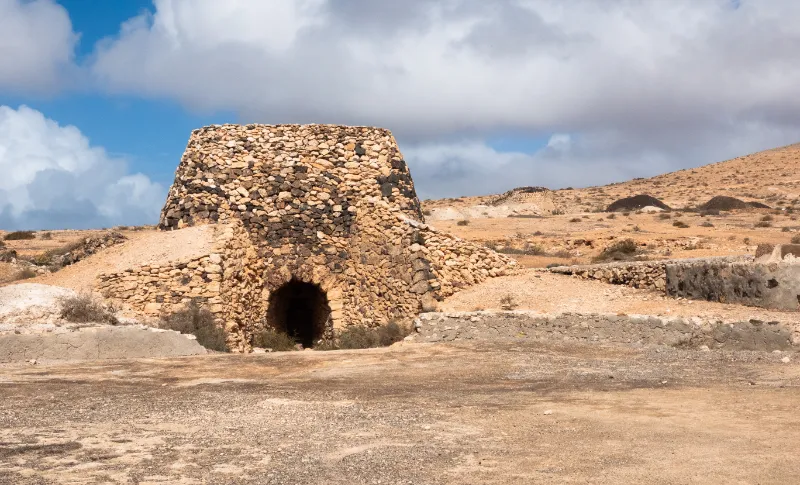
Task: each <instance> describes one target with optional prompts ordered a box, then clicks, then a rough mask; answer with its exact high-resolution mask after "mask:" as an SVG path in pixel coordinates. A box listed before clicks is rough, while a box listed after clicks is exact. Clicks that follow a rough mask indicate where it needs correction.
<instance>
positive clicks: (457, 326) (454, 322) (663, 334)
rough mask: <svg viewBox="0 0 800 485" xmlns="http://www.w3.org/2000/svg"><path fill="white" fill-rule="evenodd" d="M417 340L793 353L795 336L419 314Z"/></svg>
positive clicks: (758, 326) (643, 318)
mask: <svg viewBox="0 0 800 485" xmlns="http://www.w3.org/2000/svg"><path fill="white" fill-rule="evenodd" d="M415 329H416V333H415V334H413V335H412V336H411V337H410V338H409V339H407V340H411V341H416V342H457V341H475V340H501V341H502V340H509V341H514V342H521V341H526V340H528V341H530V340H534V341H535V340H539V341H548V340H549V341H554V342H559V343H564V342H573V343H598V344H626V345H636V346H638V345H663V346H669V347H677V348H688V349H699V348H706V347H707V348H708V349H726V350H760V351H775V350H781V351H783V350H792V349H795V348H796V347H797V346H800V332H797V330H798V329H795V328H793V327H792V326H791V325H787V324H784V323H781V322H760V321H755V320H753V321H750V322H739V321H736V322H718V321H705V320H702V319H700V318H698V317H693V318H680V317H660V316H649V315H603V314H577V313H563V314H555V315H548V314H538V313H533V312H465V313H424V314H422V315H420V316H419V318H418V319H417V320H415Z"/></svg>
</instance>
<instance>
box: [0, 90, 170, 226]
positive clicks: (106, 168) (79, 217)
mask: <svg viewBox="0 0 800 485" xmlns="http://www.w3.org/2000/svg"><path fill="white" fill-rule="evenodd" d="M0 173H2V174H3V177H2V178H0V227H3V228H4V229H50V228H97V227H109V226H113V225H118V224H131V225H133V224H145V223H149V224H152V223H155V222H156V221H157V220H158V213H159V209H160V207H161V205H162V203H163V201H164V198H165V195H166V191H165V190H164V188H163V187H161V186H160V185H158V184H155V183H153V182H151V181H150V179H149V178H147V177H146V176H144V175H142V174H128V173H127V170H126V165H125V162H124V161H123V160H120V159H115V158H113V157H110V156H109V155H108V154H107V153H106V152H105V150H104V149H103V148H101V147H96V146H91V145H90V144H89V140H88V139H87V138H86V137H85V136H83V135H82V134H81V132H80V130H78V129H77V128H76V127H74V126H59V125H58V123H56V122H55V121H53V120H50V119H47V118H45V117H44V115H43V114H42V113H40V112H39V111H36V110H34V109H31V108H28V107H26V106H21V107H20V108H19V109H18V110H14V109H12V108H10V107H8V106H0Z"/></svg>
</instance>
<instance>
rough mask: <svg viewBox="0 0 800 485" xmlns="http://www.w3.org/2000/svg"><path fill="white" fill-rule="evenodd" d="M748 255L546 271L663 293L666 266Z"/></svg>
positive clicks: (744, 258)
mask: <svg viewBox="0 0 800 485" xmlns="http://www.w3.org/2000/svg"><path fill="white" fill-rule="evenodd" d="M751 259H752V258H750V257H748V256H731V257H720V258H697V259H684V260H662V261H621V262H615V263H604V264H589V265H578V266H559V267H555V268H550V269H549V271H550V272H551V273H557V274H566V275H572V276H577V277H578V278H581V279H585V280H597V281H602V282H603V283H609V284H614V285H625V286H630V287H632V288H639V289H646V290H656V291H666V287H667V266H668V265H672V264H685V265H695V264H700V265H702V264H706V263H707V262H720V263H729V262H741V261H747V260H751Z"/></svg>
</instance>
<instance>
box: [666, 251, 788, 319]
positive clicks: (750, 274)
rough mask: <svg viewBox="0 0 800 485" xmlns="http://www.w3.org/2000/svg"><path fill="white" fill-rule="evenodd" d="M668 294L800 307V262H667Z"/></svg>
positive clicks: (781, 307) (767, 306) (769, 305)
mask: <svg viewBox="0 0 800 485" xmlns="http://www.w3.org/2000/svg"><path fill="white" fill-rule="evenodd" d="M666 277H667V290H666V291H667V294H668V295H670V296H673V297H682V298H691V299H699V300H708V301H719V302H722V303H740V304H743V305H751V306H757V307H763V308H771V309H775V310H798V309H800V264H797V263H784V262H781V263H769V264H760V263H723V262H706V263H694V264H671V265H669V266H667V275H666Z"/></svg>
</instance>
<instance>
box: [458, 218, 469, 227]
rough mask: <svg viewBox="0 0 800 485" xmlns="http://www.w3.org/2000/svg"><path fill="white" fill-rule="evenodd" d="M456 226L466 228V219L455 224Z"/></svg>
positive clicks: (467, 222) (467, 223)
mask: <svg viewBox="0 0 800 485" xmlns="http://www.w3.org/2000/svg"><path fill="white" fill-rule="evenodd" d="M456 225H457V226H468V225H469V221H468V220H466V219H462V220H460V221H458V222H456Z"/></svg>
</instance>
